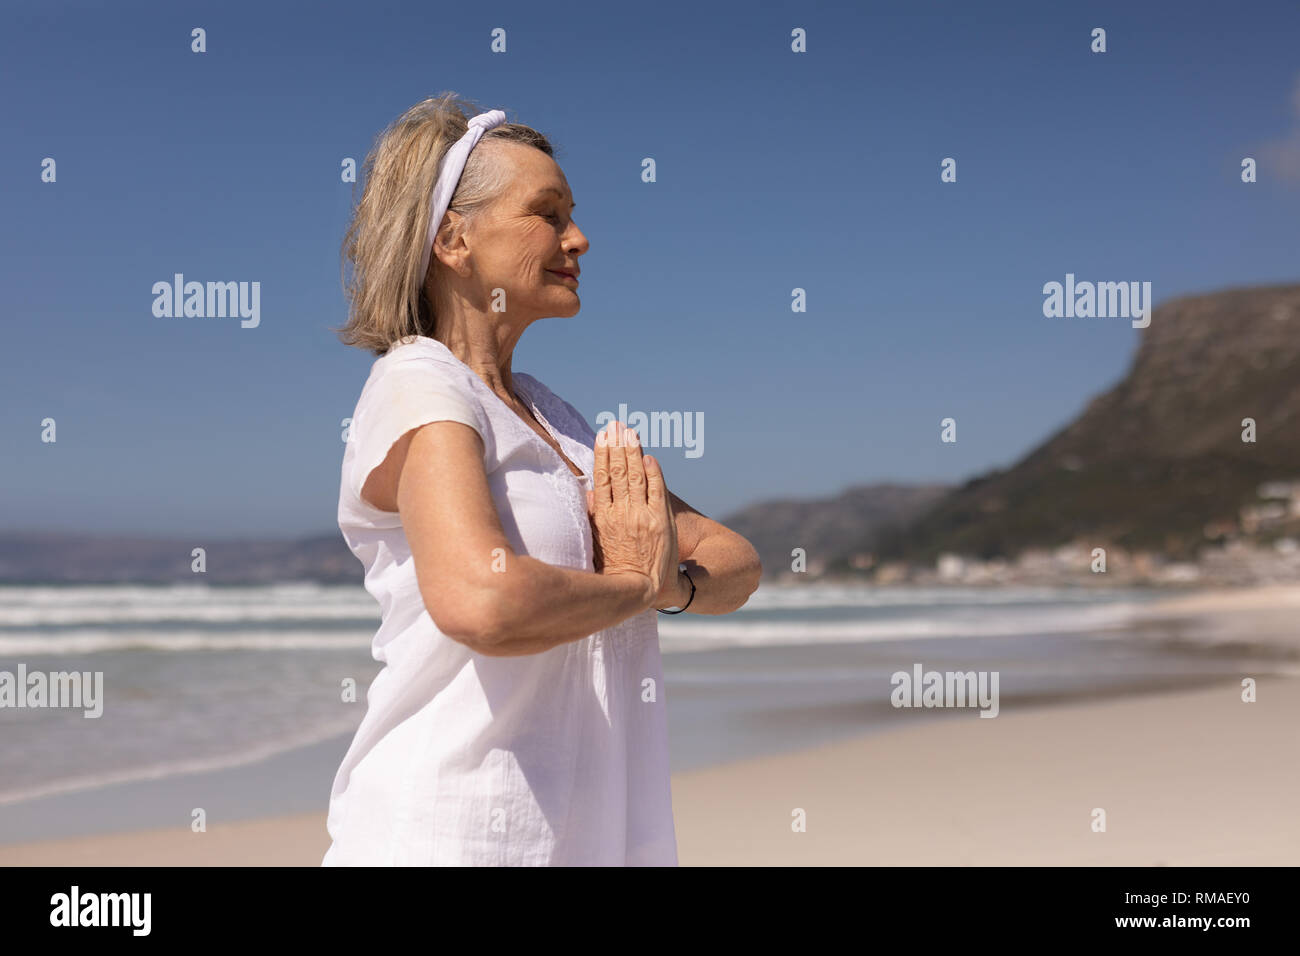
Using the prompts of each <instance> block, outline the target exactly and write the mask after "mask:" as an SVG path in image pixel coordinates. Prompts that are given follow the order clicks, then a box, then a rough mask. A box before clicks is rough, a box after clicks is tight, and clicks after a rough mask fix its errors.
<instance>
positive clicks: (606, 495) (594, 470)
mask: <svg viewBox="0 0 1300 956" xmlns="http://www.w3.org/2000/svg"><path fill="white" fill-rule="evenodd" d="M613 435H614V423H613V422H610V423H609V425H608V426H607V427H605V428H602V429H601V431H600V434H599V435H597V436H596V447H595V449H594V450H593V451H594V456H593V457H594V460H593V463H592V466H591V484H592V505H593V506H594V505H597V504H600V505H608V504H609V503H610V501H612V500H613V490H612V488H611V485H610V480H609V446H610V444H611V443H612V439H613Z"/></svg>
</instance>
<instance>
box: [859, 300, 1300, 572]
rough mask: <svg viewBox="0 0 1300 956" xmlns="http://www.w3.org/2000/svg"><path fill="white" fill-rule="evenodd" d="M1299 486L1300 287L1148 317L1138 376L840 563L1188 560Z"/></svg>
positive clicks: (1135, 369)
mask: <svg viewBox="0 0 1300 956" xmlns="http://www.w3.org/2000/svg"><path fill="white" fill-rule="evenodd" d="M1246 418H1250V419H1254V421H1255V423H1256V436H1255V437H1256V441H1255V442H1253V443H1248V442H1243V440H1242V432H1243V426H1242V420H1243V419H1246ZM1297 479H1300V285H1287V286H1276V287H1269V288H1252V289H1230V290H1227V291H1223V292H1217V293H1213V294H1209V295H1197V296H1188V297H1184V298H1179V299H1174V300H1171V301H1169V302H1166V303H1164V304H1162V305H1160V306H1158V307H1157V308H1156V309H1155V310H1154V311H1153V312H1152V314H1151V324H1150V325H1149V326H1148V327H1147V328H1145V329H1144V330H1143V331H1142V337H1141V340H1140V344H1139V347H1138V350H1137V353H1136V355H1135V356H1134V359H1133V362H1132V365H1131V366H1130V368H1129V370H1128V372H1127V373H1126V374H1125V376H1124V377H1123V379H1122V380H1121V381H1120V382H1119V383H1118V384H1117V385H1115V387H1113V388H1111V389H1109V390H1108V391H1106V392H1104V393H1102V394H1101V395H1098V396H1097V397H1096V398H1094V399H1093V400H1092V401H1091V402H1090V403H1089V404H1088V406H1087V407H1086V408H1085V409H1084V411H1083V413H1082V414H1081V415H1080V416H1079V417H1078V418H1077V419H1076V420H1075V421H1074V422H1073V423H1071V424H1070V425H1068V426H1067V427H1065V428H1063V429H1062V430H1061V431H1059V432H1058V433H1056V434H1055V435H1052V436H1051V437H1050V438H1048V439H1047V440H1046V441H1045V442H1043V443H1042V444H1040V445H1039V446H1038V447H1037V448H1035V449H1034V450H1033V451H1031V452H1030V453H1029V454H1028V455H1026V456H1025V457H1024V458H1023V459H1022V460H1021V461H1019V462H1017V463H1016V464H1014V465H1013V466H1011V467H1009V468H1006V469H999V470H994V471H992V472H989V473H988V474H985V475H981V476H979V477H977V478H974V479H972V480H971V481H968V482H966V483H965V484H964V485H962V486H961V487H960V488H957V489H956V490H954V491H953V492H952V493H951V494H949V495H948V496H946V497H945V498H943V499H942V500H941V501H939V502H938V503H937V504H936V505H935V506H934V508H932V509H930V510H929V511H927V512H926V513H925V514H923V515H920V516H918V517H917V518H916V520H915V521H913V522H911V523H910V525H908V526H907V527H906V528H898V529H894V530H892V531H889V532H888V533H886V534H884V535H883V536H872V535H864V536H863V538H862V539H861V540H860V541H858V542H855V544H854V545H852V546H850V547H848V548H845V549H844V552H843V554H842V556H841V560H840V562H839V563H840V565H843V564H845V563H846V562H847V559H848V555H850V554H851V553H853V552H854V551H856V550H873V551H874V552H876V554H877V556H878V557H879V558H880V559H881V560H887V559H893V560H901V561H906V562H908V563H913V564H921V563H932V562H933V561H934V560H935V559H936V558H937V557H938V555H939V554H941V553H943V552H952V553H956V554H962V555H969V556H973V557H979V558H985V559H988V558H996V557H1007V558H1009V557H1012V556H1014V555H1016V554H1018V553H1019V552H1021V551H1023V550H1024V549H1026V548H1029V547H1040V546H1041V547H1051V546H1055V545H1060V544H1064V543H1070V542H1079V543H1084V544H1086V545H1087V546H1088V547H1089V548H1091V547H1098V546H1100V547H1105V546H1107V545H1120V546H1122V547H1125V548H1128V549H1135V550H1136V549H1142V550H1151V551H1155V552H1160V553H1163V554H1165V555H1167V556H1169V557H1171V558H1176V559H1187V558H1191V557H1193V556H1194V555H1195V552H1196V551H1197V549H1198V548H1199V547H1200V546H1201V545H1203V544H1204V543H1206V541H1207V525H1210V526H1212V527H1218V528H1230V527H1235V526H1237V525H1238V524H1239V519H1240V515H1241V509H1242V508H1243V507H1244V506H1246V505H1248V504H1250V503H1252V502H1254V501H1256V493H1257V490H1258V489H1259V488H1260V486H1261V485H1263V484H1264V483H1265V482H1274V481H1277V482H1294V481H1296V480H1297Z"/></svg>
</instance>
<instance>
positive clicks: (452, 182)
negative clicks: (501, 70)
mask: <svg viewBox="0 0 1300 956" xmlns="http://www.w3.org/2000/svg"><path fill="white" fill-rule="evenodd" d="M505 121H506V114H505V113H504V112H502V111H501V110H489V111H488V112H486V113H479V114H478V116H475V117H474V118H473V119H472V120H470V121H469V129H467V130H466V131H465V135H464V136H462V137H461V138H460V139H458V140H456V142H455V143H453V144H452V146H451V148H450V149H448V150H447V152H446V153H444V154H443V157H442V161H441V162H440V163H438V178H437V180H435V182H434V184H433V204H432V207H431V208H430V209H429V235H428V237H427V238H426V239H425V240H424V255H423V256H422V257H421V258H420V282H421V284H423V283H424V276H425V273H427V272H428V271H429V256H430V254H431V253H432V252H433V238H434V236H436V235H437V234H438V227H439V226H440V225H442V217H443V216H444V215H446V213H447V207H448V206H449V205H451V197H452V194H453V193H455V192H456V186H457V185H458V184H459V183H460V174H461V173H463V172H464V171H465V160H467V159H469V151H470V150H471V149H473V148H474V147H475V146H476V145H477V144H478V141H479V140H480V139H482V138H483V134H484V133H486V132H487V131H488V130H490V129H492V128H493V127H494V126H500V125H501V124H502V123H504V122H505Z"/></svg>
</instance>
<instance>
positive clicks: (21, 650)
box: [0, 628, 374, 657]
mask: <svg viewBox="0 0 1300 956" xmlns="http://www.w3.org/2000/svg"><path fill="white" fill-rule="evenodd" d="M373 638H374V631H373V630H366V631H361V630H355V631H353V630H349V631H318V630H316V631H313V630H277V631H249V630H243V631H237V632H234V633H228V634H223V633H219V632H214V631H203V630H168V631H131V630H106V629H94V628H80V629H77V630H68V631H59V632H57V633H51V632H42V631H6V632H0V657H6V656H19V655H46V654H47V655H51V656H55V657H60V656H65V655H69V654H99V653H104V652H109V651H285V650H325V651H337V650H350V649H354V648H365V647H368V646H369V645H370V642H371V640H372V639H373Z"/></svg>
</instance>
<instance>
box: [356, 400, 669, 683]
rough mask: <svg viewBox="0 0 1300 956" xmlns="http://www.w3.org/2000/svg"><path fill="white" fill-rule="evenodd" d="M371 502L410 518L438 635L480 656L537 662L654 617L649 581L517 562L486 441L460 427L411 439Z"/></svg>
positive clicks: (377, 481) (380, 476) (410, 537)
mask: <svg viewBox="0 0 1300 956" xmlns="http://www.w3.org/2000/svg"><path fill="white" fill-rule="evenodd" d="M364 496H365V497H366V500H367V501H370V502H371V503H372V504H374V506H375V507H377V508H381V509H383V510H385V511H397V512H398V513H399V514H400V515H401V516H402V525H403V527H404V529H405V531H406V538H407V542H408V543H409V545H410V548H411V556H412V558H413V560H414V562H415V571H416V578H417V579H418V581H419V585H420V594H421V597H422V598H423V599H424V604H425V607H426V608H428V611H429V615H430V617H432V618H433V621H434V623H435V624H436V625H437V626H438V629H439V630H441V631H442V632H443V633H445V634H447V636H449V637H451V638H453V639H454V640H458V641H460V642H461V643H463V644H465V645H466V646H468V647H470V648H471V649H473V650H475V651H477V652H479V653H481V654H485V655H491V656H500V657H510V656H518V655H523V654H537V653H540V652H542V651H545V650H549V649H550V648H552V647H556V646H558V645H560V644H565V643H568V642H570V641H576V640H580V639H582V638H584V637H586V636H588V635H590V634H594V633H596V632H597V631H600V630H604V629H605V628H609V627H613V626H614V625H615V624H618V623H619V622H620V621H623V620H626V619H627V618H629V617H632V616H633V615H636V614H639V613H641V612H642V611H644V610H646V609H647V608H648V607H650V606H651V601H652V600H653V596H654V594H655V592H656V590H657V583H658V582H655V581H652V579H651V578H650V577H649V576H647V575H641V574H635V573H629V572H621V573H620V572H616V573H609V574H604V573H602V574H592V573H591V572H590V571H579V570H574V569H571V568H561V567H558V566H556V565H551V564H547V563H545V562H543V561H539V560H537V559H536V558H531V557H528V556H527V555H520V554H516V553H515V552H514V550H513V549H512V548H511V547H510V544H509V541H508V540H507V538H506V535H505V531H504V530H503V529H502V527H501V521H500V518H499V517H498V515H497V511H496V506H495V504H494V503H493V501H492V494H491V491H490V489H489V488H488V483H487V475H486V474H485V472H484V470H483V443H482V439H481V438H479V436H478V433H477V432H475V431H474V429H472V428H470V427H469V426H468V425H463V424H461V423H460V422H450V421H440V422H430V423H429V424H426V425H422V426H420V427H419V428H415V429H412V430H411V431H409V432H407V433H406V434H405V435H403V436H402V438H400V439H399V440H398V441H397V442H395V443H394V445H393V447H392V449H391V450H390V451H389V454H388V457H387V458H386V459H385V460H384V463H383V465H381V466H380V467H379V468H376V469H375V470H374V471H373V472H372V473H371V476H370V478H369V479H368V480H367V482H366V486H365V489H364ZM394 505H395V507H394Z"/></svg>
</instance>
